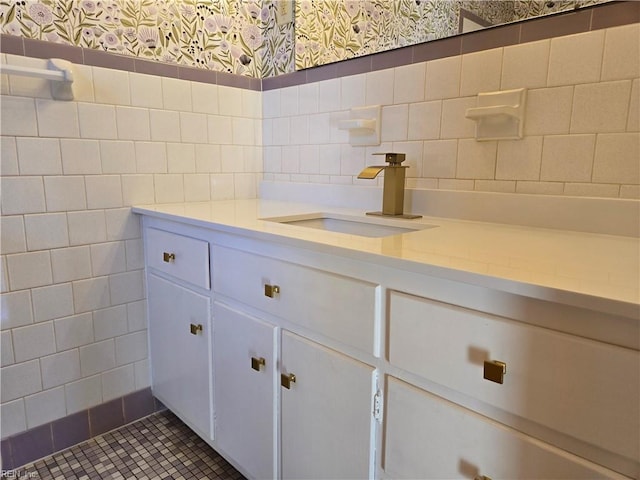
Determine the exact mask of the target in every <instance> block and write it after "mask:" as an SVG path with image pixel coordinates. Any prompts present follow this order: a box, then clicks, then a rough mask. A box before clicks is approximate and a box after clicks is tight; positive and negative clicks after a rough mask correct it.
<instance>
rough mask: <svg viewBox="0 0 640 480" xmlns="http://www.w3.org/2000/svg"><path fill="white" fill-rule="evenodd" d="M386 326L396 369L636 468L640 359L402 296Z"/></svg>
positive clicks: (393, 301)
mask: <svg viewBox="0 0 640 480" xmlns="http://www.w3.org/2000/svg"><path fill="white" fill-rule="evenodd" d="M389 321H390V330H389V361H390V362H391V363H392V364H393V365H396V366H398V367H400V368H402V369H404V370H406V371H408V372H411V373H415V374H417V375H420V376H422V377H424V378H426V379H428V380H431V381H434V382H437V383H439V384H441V385H444V386H446V387H449V388H451V389H454V390H457V391H459V392H462V393H464V394H467V395H469V396H470V397H473V398H477V399H479V400H481V401H483V402H485V403H488V404H491V405H494V406H496V407H499V408H501V409H503V410H505V411H507V412H510V413H513V414H516V415H519V416H521V417H524V418H527V419H530V420H532V421H534V422H537V423H539V424H542V425H545V426H547V427H549V428H551V429H553V430H556V431H560V432H562V433H565V434H568V435H570V436H573V437H575V438H578V439H580V440H582V441H584V442H587V443H590V444H593V445H597V446H599V447H602V448H604V449H606V450H609V451H611V452H615V453H617V454H620V455H622V456H624V457H627V458H629V459H631V460H634V461H637V459H638V451H639V448H640V446H639V439H638V432H639V431H640V415H639V410H640V407H639V403H638V399H639V398H640V393H639V392H640V389H639V385H638V384H639V382H640V356H639V352H637V351H633V350H630V349H626V348H621V347H616V346H613V345H608V344H604V343H600V342H596V341H592V340H587V339H583V338H580V337H575V336H572V335H568V334H564V333H559V332H555V331H552V330H548V329H545V328H539V327H535V326H531V325H526V324H523V323H519V322H516V321H512V320H508V319H504V318H500V317H495V316H492V315H488V314H485V313H481V312H477V311H473V310H468V309H463V308H459V307H455V306H452V305H448V304H444V303H440V302H436V301H431V300H427V299H423V298H418V297H414V296H410V295H405V294H401V293H397V292H392V293H391V298H390V319H389ZM495 360H497V361H500V362H504V363H505V364H506V374H505V375H504V383H503V384H499V383H494V382H493V381H489V380H485V379H484V378H483V377H484V362H485V361H495Z"/></svg>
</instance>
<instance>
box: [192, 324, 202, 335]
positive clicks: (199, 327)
mask: <svg viewBox="0 0 640 480" xmlns="http://www.w3.org/2000/svg"><path fill="white" fill-rule="evenodd" d="M190 329H191V335H197V334H198V333H199V332H201V331H202V325H201V324H197V325H196V324H195V323H192V324H191V326H190Z"/></svg>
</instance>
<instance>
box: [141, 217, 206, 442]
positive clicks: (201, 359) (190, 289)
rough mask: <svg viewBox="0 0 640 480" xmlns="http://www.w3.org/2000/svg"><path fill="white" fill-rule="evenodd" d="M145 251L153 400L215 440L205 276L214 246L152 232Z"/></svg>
mask: <svg viewBox="0 0 640 480" xmlns="http://www.w3.org/2000/svg"><path fill="white" fill-rule="evenodd" d="M145 250H146V261H147V267H148V270H147V296H148V312H149V357H150V362H151V363H150V368H151V385H152V390H153V394H154V395H155V396H156V397H157V398H158V399H159V400H161V401H162V402H163V403H164V404H165V405H166V406H167V407H169V408H170V409H171V410H172V411H173V412H174V413H175V414H176V415H178V416H179V417H180V418H181V419H182V420H183V421H184V422H185V423H186V424H187V425H189V426H190V427H191V428H192V429H194V430H195V431H196V432H197V433H198V434H199V435H200V436H202V437H203V438H205V439H208V440H210V439H211V438H213V430H212V417H211V400H212V399H211V393H212V391H211V373H210V369H211V321H210V319H211V298H210V295H209V293H208V291H207V290H208V288H209V278H208V276H207V277H205V276H203V275H202V274H201V272H199V270H201V269H202V268H205V269H206V271H207V272H208V271H209V249H208V243H207V242H205V241H202V240H199V239H194V238H191V237H187V236H184V235H178V234H175V233H171V232H165V231H161V230H156V229H153V228H149V229H146V231H145ZM185 264H187V265H198V269H195V270H194V269H191V268H185V267H184V265H185ZM199 273H200V274H199Z"/></svg>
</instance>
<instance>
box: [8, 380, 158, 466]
mask: <svg viewBox="0 0 640 480" xmlns="http://www.w3.org/2000/svg"><path fill="white" fill-rule="evenodd" d="M165 409H166V407H165V406H164V405H163V404H162V403H161V402H160V401H159V400H158V399H156V398H155V397H154V396H153V395H152V393H151V388H145V389H144V390H138V391H137V392H133V393H130V394H129V395H125V396H124V397H120V398H116V399H113V400H110V401H108V402H106V403H103V404H101V405H96V406H95V407H92V408H89V409H88V410H83V411H81V412H77V413H74V414H71V415H68V416H66V417H63V418H60V419H58V420H54V421H53V422H50V423H47V424H44V425H40V426H38V427H35V428H32V429H30V430H27V431H25V432H21V433H18V434H16V435H13V436H11V437H8V438H6V439H3V440H2V442H1V445H2V471H3V472H4V471H7V470H14V469H17V468H20V467H22V466H24V465H26V464H28V463H31V462H33V461H35V460H38V459H40V458H43V457H46V456H49V455H52V454H54V453H56V452H59V451H61V450H65V449H67V448H69V447H72V446H73V445H76V444H78V443H82V442H84V441H86V440H89V439H91V438H93V437H97V436H98V435H102V434H103V433H106V432H108V431H110V430H113V429H115V428H119V427H121V426H123V425H126V424H128V423H131V422H135V421H136V420H139V419H141V418H144V417H146V416H148V415H151V414H153V413H156V412H159V411H161V410H165Z"/></svg>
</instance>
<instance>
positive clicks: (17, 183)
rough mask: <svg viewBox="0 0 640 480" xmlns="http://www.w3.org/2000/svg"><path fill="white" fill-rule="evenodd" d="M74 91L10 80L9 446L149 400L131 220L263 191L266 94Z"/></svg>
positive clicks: (36, 62)
mask: <svg viewBox="0 0 640 480" xmlns="http://www.w3.org/2000/svg"><path fill="white" fill-rule="evenodd" d="M2 63H9V64H15V65H23V66H30V67H36V68H45V60H40V59H34V58H29V57H22V56H15V55H8V54H3V55H2ZM75 88H76V92H75V93H76V100H75V101H72V102H61V101H55V100H52V99H51V97H50V94H49V87H48V84H47V83H46V82H45V81H43V80H38V79H33V78H26V77H20V76H9V77H8V76H7V75H2V101H1V108H2V124H1V133H2V144H1V145H2V152H1V158H2V164H1V174H2V183H1V187H2V217H1V223H0V232H1V239H0V249H1V254H2V255H1V259H2V263H1V273H2V281H1V291H2V303H1V321H2V334H1V338H2V347H1V351H2V373H1V375H2V389H1V391H2V393H1V401H2V406H1V413H2V424H1V425H2V438H6V437H9V436H11V435H13V434H16V433H19V432H22V431H24V430H27V429H32V428H35V427H38V426H40V425H44V424H47V423H49V422H52V421H54V420H56V419H58V418H61V417H66V416H68V415H71V414H74V413H76V412H80V411H85V410H87V409H89V408H91V407H94V406H96V405H100V404H103V403H105V402H108V401H110V400H112V399H115V398H120V397H122V396H124V395H127V394H129V393H131V392H133V391H138V390H141V389H144V388H146V387H148V385H149V371H148V363H147V335H146V325H147V319H146V301H145V299H146V294H145V288H144V278H143V267H144V259H143V250H142V240H141V238H140V237H141V232H140V225H139V220H138V218H137V216H135V215H132V214H131V213H130V209H129V207H130V206H131V205H133V204H142V203H162V202H181V201H199V200H210V199H226V198H251V197H255V196H256V191H257V185H258V182H259V180H260V179H261V171H262V157H261V144H262V139H261V131H262V126H261V102H260V95H261V93H260V92H258V91H253V90H245V89H240V88H234V87H227V86H222V85H214V84H205V83H197V82H191V81H187V80H179V79H174V78H163V77H156V76H151V75H144V74H139V73H132V72H125V71H119V70H111V69H106V68H100V67H91V66H85V65H76V66H75Z"/></svg>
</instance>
